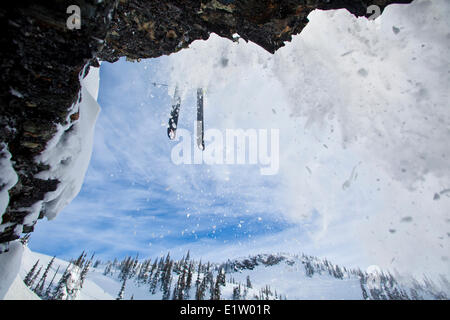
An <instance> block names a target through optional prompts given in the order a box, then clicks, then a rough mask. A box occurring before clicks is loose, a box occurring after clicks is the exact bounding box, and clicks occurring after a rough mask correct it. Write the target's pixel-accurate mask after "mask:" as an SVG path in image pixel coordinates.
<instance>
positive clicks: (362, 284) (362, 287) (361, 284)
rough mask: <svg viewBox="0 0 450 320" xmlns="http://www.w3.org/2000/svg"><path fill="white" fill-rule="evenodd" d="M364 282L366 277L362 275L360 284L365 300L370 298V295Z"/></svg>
mask: <svg viewBox="0 0 450 320" xmlns="http://www.w3.org/2000/svg"><path fill="white" fill-rule="evenodd" d="M364 283H365V278H364V277H360V278H359V285H360V286H361V291H362V296H363V299H364V300H368V299H369V295H368V294H367V291H366V289H365V287H364Z"/></svg>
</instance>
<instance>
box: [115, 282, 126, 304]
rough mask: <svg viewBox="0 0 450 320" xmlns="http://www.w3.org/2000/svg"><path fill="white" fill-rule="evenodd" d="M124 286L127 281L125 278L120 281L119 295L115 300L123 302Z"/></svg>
mask: <svg viewBox="0 0 450 320" xmlns="http://www.w3.org/2000/svg"><path fill="white" fill-rule="evenodd" d="M126 284H127V279H126V278H125V279H123V281H122V286H121V287H120V291H119V294H118V295H117V298H116V300H123V295H124V293H125V286H126Z"/></svg>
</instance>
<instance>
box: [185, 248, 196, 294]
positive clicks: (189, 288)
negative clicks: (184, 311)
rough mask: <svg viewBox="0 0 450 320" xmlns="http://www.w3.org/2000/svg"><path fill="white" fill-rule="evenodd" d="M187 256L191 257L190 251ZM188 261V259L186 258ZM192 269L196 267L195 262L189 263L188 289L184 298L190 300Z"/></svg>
mask: <svg viewBox="0 0 450 320" xmlns="http://www.w3.org/2000/svg"><path fill="white" fill-rule="evenodd" d="M187 258H189V251H188V255H187ZM186 261H187V259H186ZM192 269H194V263H193V262H191V263H189V267H188V270H187V276H186V289H185V292H184V300H189V291H190V290H191V285H192Z"/></svg>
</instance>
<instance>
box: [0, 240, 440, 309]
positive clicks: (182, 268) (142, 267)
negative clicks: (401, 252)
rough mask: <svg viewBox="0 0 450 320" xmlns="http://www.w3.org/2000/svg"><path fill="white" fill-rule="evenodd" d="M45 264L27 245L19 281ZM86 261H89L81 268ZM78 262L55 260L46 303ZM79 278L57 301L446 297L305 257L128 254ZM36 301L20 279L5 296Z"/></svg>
mask: <svg viewBox="0 0 450 320" xmlns="http://www.w3.org/2000/svg"><path fill="white" fill-rule="evenodd" d="M51 260H52V257H49V256H46V255H43V254H40V253H35V252H32V251H30V250H29V249H28V248H25V249H24V255H23V259H22V266H21V268H20V272H19V275H20V279H25V281H26V279H27V277H29V275H30V270H32V269H33V267H34V266H36V267H35V271H36V270H38V269H39V268H40V269H41V270H44V269H45V267H46V266H48V264H49V263H50V262H51ZM36 262H37V263H36ZM92 262H93V261H92V260H91V261H90V262H89V260H87V262H86V263H85V265H87V264H90V263H92ZM76 264H77V262H76V260H73V261H72V263H69V262H67V261H63V260H60V259H54V262H53V264H52V265H51V267H50V269H49V273H48V275H47V278H46V281H44V286H43V287H44V289H45V288H47V287H48V285H49V283H50V282H51V283H52V285H50V287H51V290H49V292H51V293H50V295H48V296H45V297H44V298H46V299H57V297H56V296H55V294H54V292H56V291H57V290H56V288H57V287H58V285H59V283H60V280H61V278H62V277H64V273H65V270H67V269H70V268H71V266H72V267H73V266H74V265H76ZM81 269H82V267H81V268H79V270H81ZM42 274H43V272H38V276H35V275H36V272H34V282H33V284H32V285H30V287H31V289H32V290H33V291H36V288H37V287H38V286H39V283H40V280H39V278H41V277H42ZM74 274H76V275H75V276H74ZM80 274H81V272H78V271H77V272H75V273H74V272H73V271H72V272H71V277H72V278H71V279H70V281H67V282H68V283H69V282H70V284H69V285H68V287H71V289H73V294H71V295H65V296H64V297H63V299H78V300H110V299H117V298H118V297H120V299H139V300H160V299H174V297H175V298H176V299H190V300H193V299H197V298H198V297H199V293H198V292H199V290H200V292H202V294H201V296H202V298H201V299H204V300H209V299H211V296H212V295H214V299H217V297H219V298H220V299H222V300H231V299H234V300H236V299H242V300H253V299H270V300H272V299H289V300H291V299H296V300H297V299H301V300H309V299H315V300H321V299H328V300H341V299H345V300H357V299H447V296H446V294H445V292H443V291H442V290H441V289H439V288H438V287H437V286H436V285H435V284H434V283H432V282H430V281H428V280H425V281H424V282H422V283H419V282H417V281H412V282H411V280H408V282H406V281H403V282H402V283H400V282H399V281H398V280H397V278H396V277H394V276H392V275H391V274H387V273H382V272H379V273H366V272H362V271H361V270H354V269H347V268H345V267H340V266H337V265H334V264H332V263H331V262H329V261H328V260H326V259H319V258H316V257H312V256H306V255H286V254H262V255H256V256H251V257H246V258H242V259H236V260H233V261H230V260H228V261H227V262H225V263H210V262H206V263H205V262H199V261H195V260H192V259H191V258H189V256H188V255H187V256H186V257H183V258H182V259H181V260H178V261H176V260H172V259H171V258H170V256H169V255H168V256H165V257H159V258H156V259H154V260H152V259H147V260H138V259H137V258H131V257H127V258H125V259H124V260H122V261H118V260H117V259H115V260H114V261H113V262H111V261H109V262H103V263H102V262H100V261H96V262H95V263H94V264H93V266H90V268H89V272H88V273H87V276H86V279H85V280H84V281H82V282H81V285H80V284H79V283H80V282H79V278H80ZM51 279H53V280H52V281H51ZM164 279H167V281H165V280H164ZM77 281H78V282H77ZM77 283H78V284H77ZM124 283H125V285H124ZM77 286H78V287H77ZM179 288H181V289H179ZM199 288H200V289H199ZM447 289H448V288H447ZM44 291H45V290H44ZM217 292H219V293H217ZM52 295H54V296H53V297H52ZM41 296H43V295H42V294H41ZM37 298H38V297H37V296H36V295H35V294H34V293H33V292H32V291H31V290H30V289H28V288H27V287H26V286H25V285H24V283H23V281H22V280H19V279H16V280H15V281H14V283H13V285H12V286H11V288H10V290H9V291H8V293H7V294H6V296H5V299H37Z"/></svg>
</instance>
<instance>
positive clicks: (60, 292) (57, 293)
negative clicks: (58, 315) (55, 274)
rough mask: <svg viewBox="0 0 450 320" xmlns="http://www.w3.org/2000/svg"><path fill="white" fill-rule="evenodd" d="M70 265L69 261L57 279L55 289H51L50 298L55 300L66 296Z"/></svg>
mask: <svg viewBox="0 0 450 320" xmlns="http://www.w3.org/2000/svg"><path fill="white" fill-rule="evenodd" d="M71 265H72V263H69V265H68V266H67V268H66V270H64V273H63V275H62V276H61V278H60V279H59V281H58V284H57V285H56V287H55V290H54V291H53V295H52V298H53V299H55V300H63V299H64V298H67V280H68V279H69V277H70V271H69V268H70V266H71Z"/></svg>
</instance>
